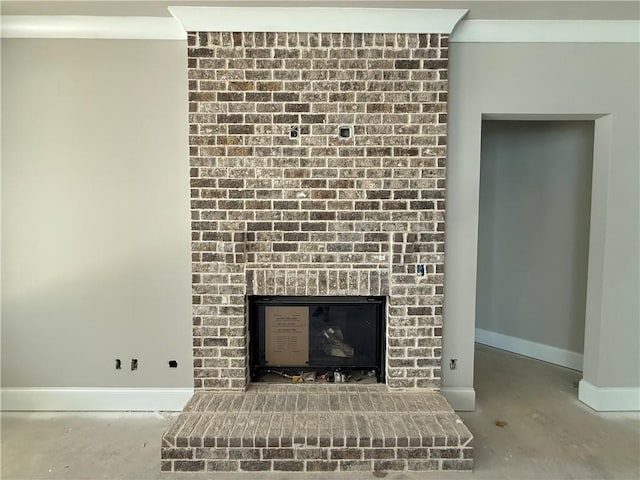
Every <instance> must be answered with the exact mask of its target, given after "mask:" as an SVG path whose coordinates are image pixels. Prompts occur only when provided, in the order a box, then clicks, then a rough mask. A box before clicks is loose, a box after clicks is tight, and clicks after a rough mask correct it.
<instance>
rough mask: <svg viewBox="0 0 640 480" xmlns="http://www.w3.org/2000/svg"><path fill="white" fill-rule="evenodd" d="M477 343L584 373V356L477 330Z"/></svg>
mask: <svg viewBox="0 0 640 480" xmlns="http://www.w3.org/2000/svg"><path fill="white" fill-rule="evenodd" d="M476 342H477V343H482V344H483V345H488V346H490V347H495V348H499V349H501V350H506V351H508V352H513V353H517V354H518V355H524V356H525V357H531V358H535V359H538V360H542V361H544V362H549V363H553V364H555V365H560V366H562V367H567V368H571V369H573V370H578V371H582V357H583V356H582V354H581V353H576V352H572V351H570V350H564V349H562V348H557V347H552V346H550V345H544V344H543V343H537V342H531V341H529V340H524V339H522V338H518V337H511V336H509V335H503V334H501V333H496V332H490V331H488V330H483V329H481V328H476Z"/></svg>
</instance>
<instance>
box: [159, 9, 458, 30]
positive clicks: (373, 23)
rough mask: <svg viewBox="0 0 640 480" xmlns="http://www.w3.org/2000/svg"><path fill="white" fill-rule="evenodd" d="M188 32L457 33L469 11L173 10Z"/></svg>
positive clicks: (173, 13) (171, 10) (172, 12)
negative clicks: (455, 28) (457, 27)
mask: <svg viewBox="0 0 640 480" xmlns="http://www.w3.org/2000/svg"><path fill="white" fill-rule="evenodd" d="M169 11H170V12H171V14H172V15H173V16H174V17H175V18H177V19H178V21H180V23H181V24H182V26H183V27H184V29H185V30H186V31H187V32H198V31H200V32H203V31H210V32H327V33H446V34H448V33H451V32H452V31H453V28H454V27H455V26H456V24H457V23H458V22H459V21H460V20H461V19H462V17H464V16H465V15H466V14H467V12H468V10H463V9H409V8H340V7H326V8H325V7H169Z"/></svg>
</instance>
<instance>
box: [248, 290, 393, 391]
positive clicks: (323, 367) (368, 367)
mask: <svg viewBox="0 0 640 480" xmlns="http://www.w3.org/2000/svg"><path fill="white" fill-rule="evenodd" d="M384 312H385V299H384V297H285V296H270V297H267V296H255V297H249V329H250V335H249V338H250V348H249V352H250V354H249V362H250V372H251V379H252V381H254V382H255V381H261V380H262V379H263V378H265V377H266V376H267V375H268V374H271V375H274V374H275V375H278V376H279V377H281V378H285V379H293V381H314V380H315V379H317V380H318V381H320V380H322V381H329V382H331V381H335V382H342V381H360V380H363V379H365V380H366V379H367V377H369V378H370V379H371V380H375V381H377V382H379V383H382V382H384V368H383V365H384V331H385V328H384Z"/></svg>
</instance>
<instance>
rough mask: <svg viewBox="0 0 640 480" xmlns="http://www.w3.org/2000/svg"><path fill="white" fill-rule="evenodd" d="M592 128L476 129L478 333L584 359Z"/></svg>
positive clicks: (541, 124)
mask: <svg viewBox="0 0 640 480" xmlns="http://www.w3.org/2000/svg"><path fill="white" fill-rule="evenodd" d="M593 126H594V124H593V122H579V121H577V122H566V121H559V122H545V121H538V122H519V121H484V122H483V123H482V153H481V165H480V219H479V222H480V223H479V232H478V281H477V290H476V292H477V293H476V327H478V328H482V329H484V330H488V331H491V332H496V333H500V334H503V335H509V336H512V337H516V338H522V339H525V340H529V341H532V342H537V343H542V344H544V345H550V346H553V347H557V348H561V349H563V350H570V351H573V352H579V353H582V350H583V344H584V319H585V310H586V295H587V262H588V254H589V215H590V210H591V209H590V205H591V169H592V159H593Z"/></svg>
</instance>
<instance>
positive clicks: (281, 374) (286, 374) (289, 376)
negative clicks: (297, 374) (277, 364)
mask: <svg viewBox="0 0 640 480" xmlns="http://www.w3.org/2000/svg"><path fill="white" fill-rule="evenodd" d="M267 371H268V372H271V373H275V374H276V375H280V376H281V377H284V378H293V377H292V376H291V375H289V374H288V373H284V372H280V371H278V370H267Z"/></svg>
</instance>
